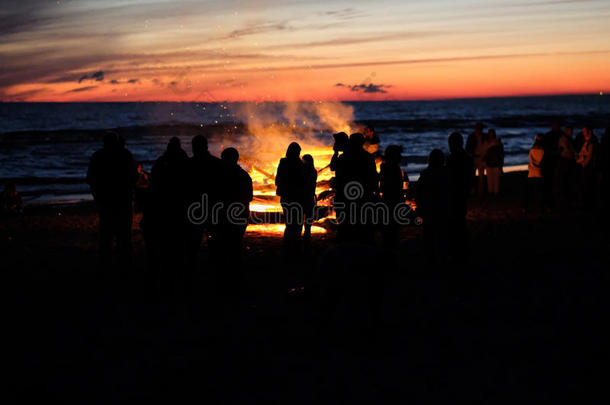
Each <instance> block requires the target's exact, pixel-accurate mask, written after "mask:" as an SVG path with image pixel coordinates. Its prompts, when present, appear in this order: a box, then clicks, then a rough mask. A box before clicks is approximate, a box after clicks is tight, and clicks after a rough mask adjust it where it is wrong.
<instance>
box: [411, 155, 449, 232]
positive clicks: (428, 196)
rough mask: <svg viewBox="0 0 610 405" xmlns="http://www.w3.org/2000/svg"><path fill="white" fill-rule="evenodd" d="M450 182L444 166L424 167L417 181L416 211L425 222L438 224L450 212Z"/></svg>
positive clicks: (445, 218) (444, 219)
mask: <svg viewBox="0 0 610 405" xmlns="http://www.w3.org/2000/svg"><path fill="white" fill-rule="evenodd" d="M450 210H451V182H450V176H449V172H448V170H447V168H446V167H440V168H426V169H424V170H423V171H422V173H421V175H420V177H419V180H418V182H417V211H418V213H420V214H421V216H422V218H424V221H426V222H427V223H436V224H440V223H443V222H444V221H447V219H448V217H449V215H450V214H451V211H450Z"/></svg>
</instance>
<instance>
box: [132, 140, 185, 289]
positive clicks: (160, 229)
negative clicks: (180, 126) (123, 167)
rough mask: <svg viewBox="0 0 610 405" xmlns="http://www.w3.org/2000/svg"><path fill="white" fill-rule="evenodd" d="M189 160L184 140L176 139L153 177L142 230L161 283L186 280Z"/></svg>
mask: <svg viewBox="0 0 610 405" xmlns="http://www.w3.org/2000/svg"><path fill="white" fill-rule="evenodd" d="M187 160H188V156H187V154H186V152H185V151H184V150H183V149H182V145H181V144H180V139H179V138H177V137H172V138H171V139H170V140H169V142H168V144H167V149H166V150H165V152H164V153H163V155H161V156H160V157H159V158H158V159H157V160H156V161H155V163H154V164H153V167H152V170H151V173H150V188H149V203H148V204H147V205H146V208H145V211H144V215H143V216H142V221H141V222H140V227H141V228H142V232H143V235H144V239H145V241H146V252H147V256H148V262H149V268H150V270H151V271H152V272H153V276H154V277H156V278H157V280H156V282H157V283H158V282H161V281H167V280H168V279H170V278H176V277H183V276H184V274H182V271H183V267H184V237H185V236H184V233H185V225H186V216H185V212H186V183H185V176H186V164H187ZM176 270H178V273H177V272H176ZM162 279H163V280H162Z"/></svg>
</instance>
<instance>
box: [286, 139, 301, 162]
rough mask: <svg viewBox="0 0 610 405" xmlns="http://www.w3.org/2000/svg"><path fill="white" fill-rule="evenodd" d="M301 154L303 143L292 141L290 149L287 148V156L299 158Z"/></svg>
mask: <svg viewBox="0 0 610 405" xmlns="http://www.w3.org/2000/svg"><path fill="white" fill-rule="evenodd" d="M300 155H301V145H299V144H298V143H296V142H292V143H291V144H290V145H288V149H287V150H286V157H287V158H290V159H298V158H299V156H300Z"/></svg>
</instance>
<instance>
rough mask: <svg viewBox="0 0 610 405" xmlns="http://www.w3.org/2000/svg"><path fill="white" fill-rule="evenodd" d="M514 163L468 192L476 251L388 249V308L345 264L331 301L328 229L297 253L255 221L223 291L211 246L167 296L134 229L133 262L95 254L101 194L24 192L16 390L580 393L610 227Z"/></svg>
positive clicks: (239, 396)
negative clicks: (440, 257)
mask: <svg viewBox="0 0 610 405" xmlns="http://www.w3.org/2000/svg"><path fill="white" fill-rule="evenodd" d="M522 176H523V174H522V173H521V174H519V173H515V174H510V175H506V176H505V178H504V180H505V189H504V190H505V192H504V194H503V195H502V196H501V197H499V198H497V199H490V198H487V199H480V200H474V201H472V204H471V209H470V212H469V229H470V238H469V239H470V246H471V255H470V265H469V266H467V267H451V268H443V269H437V270H432V269H426V268H425V267H424V266H423V260H422V252H421V240H420V229H418V228H417V227H409V228H406V229H405V230H404V231H403V241H402V243H401V247H400V251H399V252H398V254H397V256H396V257H395V258H394V261H388V262H389V263H392V264H391V265H388V266H387V267H384V266H383V264H382V263H381V262H380V264H379V265H378V266H376V267H375V268H371V269H370V270H371V271H373V272H375V273H379V274H383V281H382V284H383V294H382V299H381V306H380V309H379V313H380V316H379V319H378V320H375V318H374V317H373V316H372V315H371V311H370V307H369V306H367V305H365V304H364V303H365V302H366V293H365V292H366V288H365V285H364V284H365V283H363V282H362V280H361V279H359V277H360V275H361V273H355V275H354V277H353V279H352V278H350V277H343V278H342V279H344V280H345V282H344V283H342V284H341V286H340V288H339V290H340V289H341V288H342V287H343V288H344V290H345V291H343V292H344V293H345V294H343V295H342V298H338V299H337V300H338V301H339V305H338V309H337V310H336V311H334V312H333V313H332V314H330V315H329V314H328V313H327V311H326V312H325V310H324V309H321V306H320V305H321V304H320V302H321V300H320V299H318V296H319V294H318V293H319V291H320V290H319V289H318V288H317V286H319V285H320V280H322V284H324V280H325V278H326V277H327V276H326V273H327V272H328V270H327V269H326V267H325V266H324V264H325V262H324V260H329V259H326V258H327V257H328V256H329V255H325V254H323V253H322V252H323V251H325V250H326V249H328V248H332V247H333V246H334V238H333V235H332V233H330V234H328V235H324V236H316V237H315V240H314V243H313V249H312V254H311V255H310V256H307V257H303V258H302V259H301V260H299V262H298V263H293V264H291V265H286V263H285V262H284V261H283V259H282V256H281V240H280V239H279V238H273V237H271V238H270V237H263V236H261V235H249V236H248V237H247V238H246V241H245V245H246V247H245V251H244V255H245V259H244V262H245V270H244V272H245V279H244V282H243V285H242V286H239V285H237V284H236V285H235V288H234V289H232V291H229V293H230V295H231V296H230V297H229V296H227V295H226V294H218V293H217V292H216V289H215V287H214V284H213V282H212V280H211V277H210V273H212V270H211V269H210V267H209V265H207V261H206V251H205V247H204V248H203V250H202V257H201V271H200V272H199V273H198V274H196V275H195V277H194V278H193V281H192V282H190V283H189V289H188V290H189V291H190V293H188V294H185V293H182V291H184V288H182V287H183V286H182V287H180V286H177V287H176V286H175V287H173V288H170V287H167V286H165V287H167V288H164V291H165V292H164V293H163V294H162V295H160V294H159V293H158V292H157V290H156V289H155V287H154V284H153V283H152V282H151V280H150V278H149V277H148V275H147V273H146V267H145V260H144V254H143V252H144V250H143V249H144V247H143V242H142V238H141V235H140V234H139V233H138V232H136V233H135V235H134V240H135V248H136V263H137V265H136V267H135V268H134V269H132V270H131V271H130V272H118V271H117V272H114V273H113V272H108V271H102V270H101V269H100V268H99V267H98V266H97V264H96V263H97V260H96V259H97V254H96V240H97V236H96V219H95V215H94V213H93V210H92V207H88V206H79V207H63V208H49V207H46V208H38V209H30V210H29V212H28V213H27V215H26V216H25V218H24V219H23V221H22V223H21V224H15V223H11V224H9V225H8V226H7V224H6V223H3V224H2V226H1V228H0V234H1V237H2V239H1V240H2V242H1V254H2V259H1V260H2V263H3V266H2V270H3V271H2V274H3V276H4V281H3V286H4V289H5V295H6V296H7V297H9V303H8V305H7V306H5V309H6V312H8V314H7V315H8V317H7V322H6V323H5V326H6V327H5V331H6V332H5V333H7V334H8V335H10V336H11V337H14V338H15V339H14V340H13V339H11V343H10V344H9V345H7V346H6V349H7V350H8V352H10V354H11V355H10V356H9V357H10V358H11V363H10V364H11V365H10V367H8V370H9V372H10V374H11V378H10V380H9V382H10V386H11V388H12V389H11V391H12V392H13V393H16V394H17V399H18V401H17V402H18V403H21V402H23V403H41V402H43V401H44V402H45V403H50V402H54V401H56V400H58V401H59V403H67V402H76V403H83V404H91V403H104V404H109V403H151V402H164V403H171V404H181V403H227V402H234V403H255V402H258V403H269V402H278V403H308V404H309V403H318V402H328V403H338V402H349V403H353V402H365V403H376V402H386V401H388V402H389V401H397V402H400V403H406V402H408V401H411V402H414V403H422V402H424V403H438V402H441V401H443V402H448V401H451V402H454V401H457V400H458V399H467V400H469V402H483V403H517V402H518V403H522V402H531V403H540V402H544V401H547V400H548V401H552V402H556V400H557V399H566V398H569V397H571V398H572V399H574V400H578V401H579V402H582V401H585V398H587V397H593V396H595V395H596V391H594V388H599V389H601V388H603V387H604V385H606V384H607V381H606V379H605V377H604V374H603V373H600V372H598V371H597V370H596V368H595V367H596V366H598V365H599V366H603V367H605V366H606V364H607V363H606V361H605V356H606V355H607V352H608V339H607V337H608V336H607V334H606V332H605V330H606V329H607V318H608V309H609V305H608V304H609V300H608V291H609V290H608V287H609V283H608V281H609V276H608V274H609V273H608V262H609V261H608V254H609V248H610V246H609V244H608V239H607V237H606V235H607V232H606V233H605V232H604V228H603V226H602V223H601V222H600V221H599V220H598V219H597V218H598V217H597V216H594V215H591V214H583V213H578V212H575V211H569V212H564V213H562V214H545V215H538V214H532V215H529V216H524V215H523V214H522V213H521V209H520V201H521V194H520V193H521V191H520V190H521V184H522V181H523V177H522ZM335 249H336V247H335ZM348 251H349V252H352V253H354V252H356V254H362V255H365V256H366V252H362V251H359V250H358V249H356V250H353V249H352V250H349V249H348ZM341 252H343V253H344V251H341ZM343 253H342V254H343ZM371 254H372V255H373V256H374V255H375V254H376V253H375V252H372V253H371ZM330 256H332V254H331V255H330ZM316 269H320V271H317V270H316ZM225 270H226V271H229V269H225ZM300 287H304V290H303V291H302V292H300ZM292 288H297V292H296V293H294V292H290V290H291V289H292ZM324 296H325V297H328V296H339V293H338V292H337V291H335V292H334V293H333V292H327V293H326V295H324ZM324 320H326V321H328V322H326V323H325V322H322V321H324ZM13 359H14V363H13V362H12V361H13ZM13 364H14V365H13ZM585 402H587V401H585Z"/></svg>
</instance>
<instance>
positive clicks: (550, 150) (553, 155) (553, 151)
mask: <svg viewBox="0 0 610 405" xmlns="http://www.w3.org/2000/svg"><path fill="white" fill-rule="evenodd" d="M564 135H565V133H564V132H563V131H562V130H561V123H560V121H559V120H555V121H553V123H552V126H551V130H550V131H549V132H547V133H546V134H544V135H543V136H542V145H543V147H544V157H543V159H542V187H543V192H544V194H545V201H547V202H548V204H549V206H550V208H554V206H555V198H554V197H555V194H556V192H555V191H556V190H555V184H556V178H557V167H558V166H559V140H560V139H561V138H562V137H563V136H564Z"/></svg>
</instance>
